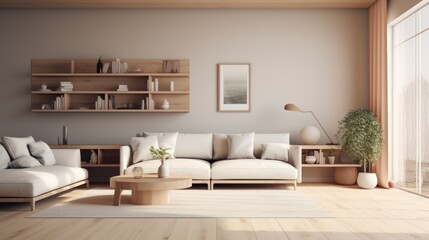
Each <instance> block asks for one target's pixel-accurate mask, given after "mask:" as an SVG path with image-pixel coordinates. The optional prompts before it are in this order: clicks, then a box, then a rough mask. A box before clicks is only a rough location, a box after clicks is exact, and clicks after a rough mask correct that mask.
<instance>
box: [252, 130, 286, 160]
mask: <svg viewBox="0 0 429 240" xmlns="http://www.w3.org/2000/svg"><path fill="white" fill-rule="evenodd" d="M264 143H284V144H289V133H256V134H255V143H254V144H255V147H254V148H253V155H255V157H256V158H261V155H262V145H261V144H264Z"/></svg>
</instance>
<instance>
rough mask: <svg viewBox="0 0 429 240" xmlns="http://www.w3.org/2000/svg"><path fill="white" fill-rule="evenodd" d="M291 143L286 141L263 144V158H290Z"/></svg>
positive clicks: (285, 159) (284, 159)
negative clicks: (288, 143) (285, 142)
mask: <svg viewBox="0 0 429 240" xmlns="http://www.w3.org/2000/svg"><path fill="white" fill-rule="evenodd" d="M289 147H290V146H289V145H287V144H284V143H265V144H262V156H261V159H271V160H282V161H286V162H287V161H288V160H289Z"/></svg>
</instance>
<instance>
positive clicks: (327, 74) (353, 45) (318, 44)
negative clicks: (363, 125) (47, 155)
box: [0, 9, 369, 144]
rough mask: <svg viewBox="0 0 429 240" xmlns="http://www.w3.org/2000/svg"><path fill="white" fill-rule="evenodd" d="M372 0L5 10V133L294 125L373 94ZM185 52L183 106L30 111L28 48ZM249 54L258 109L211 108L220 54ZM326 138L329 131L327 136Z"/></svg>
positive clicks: (118, 133)
mask: <svg viewBox="0 0 429 240" xmlns="http://www.w3.org/2000/svg"><path fill="white" fill-rule="evenodd" d="M367 17H368V14H367V10H366V9H358V10H345V9H344V10H343V9H335V10H330V9H321V10H316V9H315V10H312V9H303V10H297V9H289V10H0V59H1V60H0V63H1V64H0V76H1V80H0V102H1V104H0V112H1V115H0V136H2V135H12V136H25V135H33V136H34V137H35V138H36V139H42V140H44V141H47V142H48V143H56V141H57V140H56V139H57V136H59V135H60V134H61V126H62V125H68V126H69V128H70V143H74V144H88V143H95V144H96V143H100V144H102V143H120V144H122V143H127V142H128V140H129V137H130V136H133V135H134V134H135V133H136V132H137V131H142V130H147V131H176V130H177V131H181V132H245V131H256V132H291V134H292V142H294V143H298V142H299V139H298V137H297V136H298V133H299V130H300V129H301V128H302V127H304V126H306V125H309V124H314V125H316V122H315V121H314V120H313V119H312V117H311V115H308V114H300V113H291V112H285V111H284V110H283V106H284V104H285V103H288V102H293V103H295V104H297V105H298V106H299V107H301V108H302V109H308V110H313V111H314V112H315V114H316V115H317V116H318V117H319V119H320V121H321V122H322V123H323V124H324V125H325V128H326V129H327V131H328V132H329V134H330V135H331V136H332V137H333V136H334V135H335V132H336V130H337V127H338V121H339V120H340V119H342V118H343V116H344V115H345V113H346V112H347V111H348V110H349V109H351V108H355V107H359V106H367V105H368V92H369V91H368V33H367V32H368V27H367V25H368V22H367ZM99 55H103V56H105V57H119V58H149V59H150V58H156V59H163V58H188V59H190V62H191V112H190V113H187V114H160V113H157V114H148V113H146V114H145V113H138V114H135V113H134V114H131V113H129V114H124V113H120V114H119V113H116V114H113V113H86V114H76V113H68V114H49V113H31V111H30V102H31V96H30V60H31V59H32V58H98V56H99ZM220 62H249V63H251V81H252V93H251V99H252V112H250V113H218V112H216V64H217V63H220ZM321 142H322V143H323V142H327V139H326V138H323V139H322V141H321Z"/></svg>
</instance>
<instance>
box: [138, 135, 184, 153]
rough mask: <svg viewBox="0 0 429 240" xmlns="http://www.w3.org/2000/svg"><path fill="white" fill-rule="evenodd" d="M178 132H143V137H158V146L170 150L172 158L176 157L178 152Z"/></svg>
mask: <svg viewBox="0 0 429 240" xmlns="http://www.w3.org/2000/svg"><path fill="white" fill-rule="evenodd" d="M178 135H179V133H178V132H173V133H150V132H143V137H149V136H156V137H157V138H158V145H159V146H160V147H162V148H169V149H170V150H168V152H169V153H170V154H171V157H174V152H175V151H176V142H177V136H178Z"/></svg>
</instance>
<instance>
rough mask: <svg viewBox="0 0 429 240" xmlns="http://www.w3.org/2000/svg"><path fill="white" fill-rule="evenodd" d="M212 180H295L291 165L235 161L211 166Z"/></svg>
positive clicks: (262, 161)
mask: <svg viewBox="0 0 429 240" xmlns="http://www.w3.org/2000/svg"><path fill="white" fill-rule="evenodd" d="M211 172H212V175H211V178H212V179H243V180H246V179H266V180H270V179H297V177H298V171H297V169H296V168H294V167H293V166H292V165H290V164H289V163H287V162H284V161H278V160H260V159H235V160H222V161H217V162H214V163H213V164H212V170H211Z"/></svg>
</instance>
